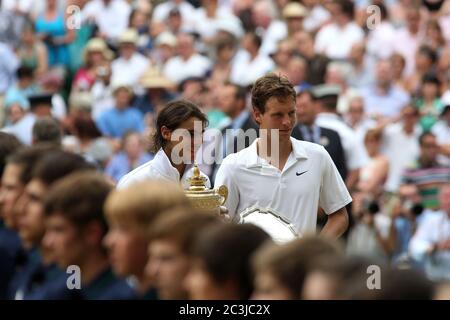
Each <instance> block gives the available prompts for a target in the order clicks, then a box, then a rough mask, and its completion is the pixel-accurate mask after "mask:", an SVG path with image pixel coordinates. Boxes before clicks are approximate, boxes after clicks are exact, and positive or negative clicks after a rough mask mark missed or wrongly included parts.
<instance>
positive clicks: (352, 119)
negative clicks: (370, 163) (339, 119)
mask: <svg viewBox="0 0 450 320" xmlns="http://www.w3.org/2000/svg"><path fill="white" fill-rule="evenodd" d="M345 122H346V123H347V124H348V125H349V126H350V127H351V128H352V129H353V130H355V134H356V137H357V138H358V140H359V141H360V143H361V144H362V143H363V142H364V137H365V136H366V132H367V131H368V130H369V129H372V128H374V127H375V126H376V121H375V120H373V119H371V118H369V117H367V114H366V113H365V110H364V99H363V98H362V97H360V96H355V97H353V98H352V99H351V100H350V102H349V107H348V112H347V114H346V116H345Z"/></svg>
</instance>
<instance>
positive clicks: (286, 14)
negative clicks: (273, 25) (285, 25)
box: [283, 2, 308, 19]
mask: <svg viewBox="0 0 450 320" xmlns="http://www.w3.org/2000/svg"><path fill="white" fill-rule="evenodd" d="M307 15H308V10H307V9H306V8H305V7H304V6H302V5H301V4H300V3H298V2H290V3H288V4H287V5H286V6H285V7H284V9H283V18H285V19H290V18H304V17H306V16H307Z"/></svg>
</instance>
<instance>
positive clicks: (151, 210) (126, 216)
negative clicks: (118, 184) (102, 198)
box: [105, 180, 191, 236]
mask: <svg viewBox="0 0 450 320" xmlns="http://www.w3.org/2000/svg"><path fill="white" fill-rule="evenodd" d="M176 207H185V208H190V207H191V205H190V202H189V199H188V198H187V197H186V195H185V194H184V191H183V189H182V188H181V186H180V185H178V184H176V183H172V182H167V181H161V180H152V181H145V182H139V183H136V184H133V185H132V186H130V187H129V188H126V189H120V190H117V189H116V190H114V191H113V192H111V194H110V195H109V196H108V198H107V200H106V202H105V215H106V219H107V221H108V223H118V224H121V225H132V226H136V227H138V229H139V230H141V231H142V232H143V233H144V234H145V235H147V236H148V233H149V229H150V228H151V225H152V223H153V221H154V220H155V219H156V218H157V217H158V216H159V214H160V213H161V212H163V211H166V210H168V209H172V208H176Z"/></svg>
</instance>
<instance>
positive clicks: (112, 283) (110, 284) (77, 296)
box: [40, 267, 137, 300]
mask: <svg viewBox="0 0 450 320" xmlns="http://www.w3.org/2000/svg"><path fill="white" fill-rule="evenodd" d="M40 298H41V299H45V300H133V299H136V298H137V295H136V293H135V292H134V290H133V288H132V287H131V286H130V285H129V284H128V283H127V282H126V281H125V280H122V279H119V278H117V277H116V276H115V275H114V274H113V272H112V270H111V268H109V267H108V268H106V269H105V270H104V271H103V272H101V273H100V274H99V275H98V276H97V277H96V278H95V279H94V280H92V281H91V282H90V283H88V284H83V283H82V284H81V289H72V290H70V289H68V288H67V282H66V281H65V280H64V279H61V278H60V279H58V281H54V282H53V284H52V286H51V287H48V288H46V291H45V293H44V294H42V295H41V296H40Z"/></svg>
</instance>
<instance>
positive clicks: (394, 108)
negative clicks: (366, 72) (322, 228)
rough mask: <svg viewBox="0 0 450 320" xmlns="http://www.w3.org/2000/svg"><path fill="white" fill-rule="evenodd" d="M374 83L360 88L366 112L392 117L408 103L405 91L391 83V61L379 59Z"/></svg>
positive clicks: (408, 98)
mask: <svg viewBox="0 0 450 320" xmlns="http://www.w3.org/2000/svg"><path fill="white" fill-rule="evenodd" d="M375 77H376V80H375V81H376V83H375V84H374V85H372V86H369V87H367V88H364V89H362V90H361V94H362V96H363V97H364V104H365V106H366V110H367V113H368V114H370V115H373V116H382V117H387V118H392V117H395V116H397V115H399V113H400V110H401V109H402V108H403V107H404V106H405V105H407V104H408V103H409V100H410V97H409V95H408V93H407V92H406V91H404V90H403V89H401V88H398V87H396V86H395V85H394V84H393V81H392V80H393V74H392V62H391V61H389V60H380V61H379V62H378V64H377V67H376V75H375Z"/></svg>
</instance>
